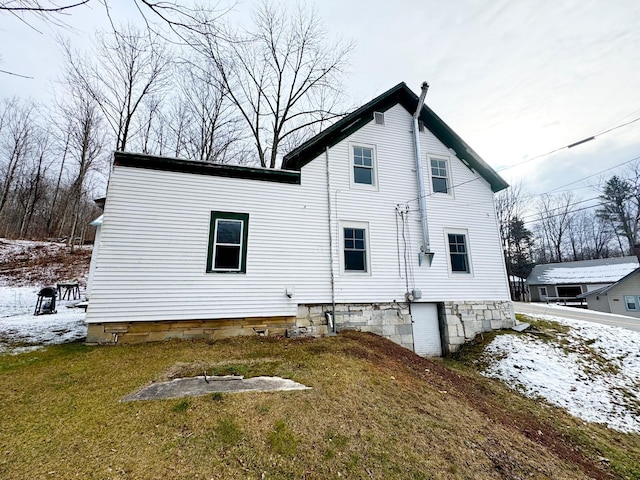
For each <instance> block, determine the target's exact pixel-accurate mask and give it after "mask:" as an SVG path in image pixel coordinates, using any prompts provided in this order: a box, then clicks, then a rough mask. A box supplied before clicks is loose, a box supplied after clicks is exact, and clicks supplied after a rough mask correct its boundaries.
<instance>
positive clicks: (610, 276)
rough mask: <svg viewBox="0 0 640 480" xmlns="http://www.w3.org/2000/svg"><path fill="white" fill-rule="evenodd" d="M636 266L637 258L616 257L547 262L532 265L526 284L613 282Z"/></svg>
mask: <svg viewBox="0 0 640 480" xmlns="http://www.w3.org/2000/svg"><path fill="white" fill-rule="evenodd" d="M636 268H638V258H637V257H635V256H630V257H617V258H599V259H596V260H581V261H578V262H563V263H547V264H544V265H536V266H535V267H533V270H532V271H531V274H529V277H528V278H527V284H528V285H558V284H582V283H613V282H617V281H618V280H620V279H621V278H622V277H624V276H625V275H627V274H629V273H630V272H632V271H634V270H635V269H636Z"/></svg>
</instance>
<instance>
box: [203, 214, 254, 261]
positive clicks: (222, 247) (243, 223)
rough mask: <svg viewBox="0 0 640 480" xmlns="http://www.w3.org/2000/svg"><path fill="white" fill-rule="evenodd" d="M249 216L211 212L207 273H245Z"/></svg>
mask: <svg viewBox="0 0 640 480" xmlns="http://www.w3.org/2000/svg"><path fill="white" fill-rule="evenodd" d="M248 230H249V215H248V214H246V213H231V212H211V224H210V227H209V250H208V252H207V272H223V273H225V272H226V273H245V272H246V267H247V237H248Z"/></svg>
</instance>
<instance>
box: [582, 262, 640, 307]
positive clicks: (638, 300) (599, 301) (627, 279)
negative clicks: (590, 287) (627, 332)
mask: <svg viewBox="0 0 640 480" xmlns="http://www.w3.org/2000/svg"><path fill="white" fill-rule="evenodd" d="M578 298H584V299H586V300H587V308H589V310H597V311H598V312H605V313H617V314H618V315H629V316H631V317H637V318H640V268H636V269H635V270H634V271H632V272H631V273H629V274H628V275H626V276H624V277H622V278H621V279H620V280H618V281H617V282H615V283H613V284H611V285H609V286H608V287H602V288H599V289H597V290H594V291H591V292H588V293H583V294H582V295H580V296H579V297H578Z"/></svg>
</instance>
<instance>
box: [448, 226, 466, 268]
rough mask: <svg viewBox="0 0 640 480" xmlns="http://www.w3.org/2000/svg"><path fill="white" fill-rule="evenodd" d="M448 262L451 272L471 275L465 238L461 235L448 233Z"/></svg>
mask: <svg viewBox="0 0 640 480" xmlns="http://www.w3.org/2000/svg"><path fill="white" fill-rule="evenodd" d="M447 238H448V241H449V260H450V263H451V272H453V273H471V269H470V266H469V253H468V251H467V236H466V235H465V234H463V233H448V234H447Z"/></svg>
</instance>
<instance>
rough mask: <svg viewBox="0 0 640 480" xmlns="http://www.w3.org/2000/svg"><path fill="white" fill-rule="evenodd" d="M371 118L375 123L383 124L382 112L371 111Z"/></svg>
mask: <svg viewBox="0 0 640 480" xmlns="http://www.w3.org/2000/svg"><path fill="white" fill-rule="evenodd" d="M373 120H374V122H375V124H376V125H384V112H373Z"/></svg>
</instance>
